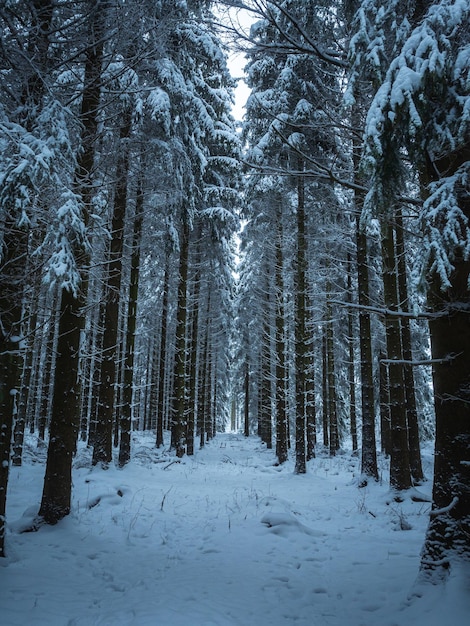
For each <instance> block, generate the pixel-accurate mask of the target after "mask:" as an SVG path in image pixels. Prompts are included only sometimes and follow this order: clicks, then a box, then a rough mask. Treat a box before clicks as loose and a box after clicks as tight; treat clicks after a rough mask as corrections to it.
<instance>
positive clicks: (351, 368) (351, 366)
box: [346, 253, 358, 452]
mask: <svg viewBox="0 0 470 626" xmlns="http://www.w3.org/2000/svg"><path fill="white" fill-rule="evenodd" d="M352 271H353V263H352V259H351V254H350V253H348V288H347V292H346V299H347V302H349V303H352V301H353V293H352V291H353V287H352ZM348 357H349V360H348V379H349V427H350V429H351V439H352V449H353V452H356V450H357V449H358V445H357V417H356V415H357V413H356V368H355V354H354V311H353V309H352V307H351V308H350V309H349V310H348Z"/></svg>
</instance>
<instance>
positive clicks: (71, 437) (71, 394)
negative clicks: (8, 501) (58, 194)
mask: <svg viewBox="0 0 470 626" xmlns="http://www.w3.org/2000/svg"><path fill="white" fill-rule="evenodd" d="M105 10H106V8H105V6H104V5H97V7H96V9H95V12H94V13H92V23H91V24H90V31H89V32H90V37H91V40H90V42H89V44H88V48H87V51H86V61H85V72H84V88H83V97H82V106H81V115H80V120H81V122H82V141H81V151H80V154H79V156H78V160H77V169H76V175H75V191H76V193H77V194H78V195H80V196H81V198H82V202H83V205H84V215H83V219H84V222H85V225H87V223H88V215H89V211H90V205H91V199H92V183H91V177H92V173H93V168H94V161H95V147H96V146H95V144H96V140H97V136H98V111H99V102H100V94H101V71H102V68H101V66H102V60H103V34H104V13H105ZM74 254H75V259H76V263H77V267H78V268H79V271H82V284H81V289H80V288H78V289H80V290H79V291H78V290H77V292H76V293H72V292H71V291H68V290H66V289H62V297H61V309H60V322H59V339H58V345H57V363H56V374H55V378H54V393H53V405H52V416H51V424H50V437H49V448H48V453H47V464H46V474H45V477H44V490H43V495H42V501H41V506H40V509H39V516H40V517H41V518H42V519H43V520H44V521H45V522H46V523H49V524H55V523H56V522H58V521H59V520H60V519H62V518H63V517H64V516H65V515H68V514H69V512H70V500H71V492H72V456H73V454H74V453H75V447H76V442H77V433H78V426H79V420H80V417H79V410H80V384H79V380H78V376H79V350H80V336H81V329H82V325H83V309H84V306H85V304H86V290H87V282H86V280H85V273H84V272H85V271H86V265H87V262H88V259H87V256H86V254H85V253H84V251H83V250H75V251H74Z"/></svg>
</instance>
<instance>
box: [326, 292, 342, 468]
mask: <svg viewBox="0 0 470 626" xmlns="http://www.w3.org/2000/svg"><path fill="white" fill-rule="evenodd" d="M326 292H327V302H326V365H327V384H328V424H329V428H330V437H329V440H330V456H335V455H336V451H337V450H338V448H339V436H338V414H337V408H336V404H337V403H336V375H335V352H334V339H333V318H332V311H331V303H330V298H329V293H330V292H331V285H330V284H329V283H328V285H327V288H326Z"/></svg>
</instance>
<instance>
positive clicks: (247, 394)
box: [243, 360, 250, 437]
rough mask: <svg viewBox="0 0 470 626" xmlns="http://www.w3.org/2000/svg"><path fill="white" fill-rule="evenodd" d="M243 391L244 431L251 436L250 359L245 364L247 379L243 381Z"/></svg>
mask: <svg viewBox="0 0 470 626" xmlns="http://www.w3.org/2000/svg"><path fill="white" fill-rule="evenodd" d="M243 391H244V396H245V401H244V420H243V433H244V435H245V437H249V436H250V364H249V363H248V360H247V361H246V364H245V380H244V382H243Z"/></svg>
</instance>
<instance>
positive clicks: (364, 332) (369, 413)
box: [356, 215, 379, 486]
mask: <svg viewBox="0 0 470 626" xmlns="http://www.w3.org/2000/svg"><path fill="white" fill-rule="evenodd" d="M356 244H357V287H358V302H359V305H360V306H369V305H370V301H369V269H368V254H367V235H366V233H365V232H364V231H363V230H362V228H361V225H360V218H359V215H358V216H357V224H356ZM359 347H360V353H361V390H362V394H361V408H362V455H361V473H362V477H363V478H362V480H361V483H360V484H361V486H365V485H367V480H368V479H369V478H373V479H374V480H378V478H379V472H378V468H377V449H376V441H375V403H374V374H373V367H372V333H371V327H370V314H369V313H368V312H367V311H366V310H364V309H362V310H359Z"/></svg>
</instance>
